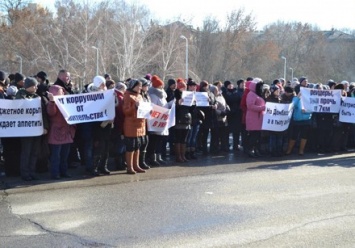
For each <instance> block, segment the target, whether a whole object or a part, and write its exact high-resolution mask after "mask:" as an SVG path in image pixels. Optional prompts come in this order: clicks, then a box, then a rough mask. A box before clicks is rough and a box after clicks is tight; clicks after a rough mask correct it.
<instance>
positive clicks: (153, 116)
mask: <svg viewBox="0 0 355 248" xmlns="http://www.w3.org/2000/svg"><path fill="white" fill-rule="evenodd" d="M169 116H170V109H167V108H163V107H160V106H158V105H155V104H152V111H151V112H150V117H149V118H148V119H147V122H148V131H150V132H164V131H166V130H168V129H169Z"/></svg>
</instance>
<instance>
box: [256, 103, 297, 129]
mask: <svg viewBox="0 0 355 248" xmlns="http://www.w3.org/2000/svg"><path fill="white" fill-rule="evenodd" d="M292 106H293V105H292V103H289V104H286V103H273V102H266V105H265V113H264V116H263V125H262V127H261V129H262V130H268V131H278V132H282V131H285V130H286V129H287V128H288V126H289V125H290V120H291V117H292V111H293V108H292Z"/></svg>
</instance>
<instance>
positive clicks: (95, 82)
mask: <svg viewBox="0 0 355 248" xmlns="http://www.w3.org/2000/svg"><path fill="white" fill-rule="evenodd" d="M92 83H93V85H94V86H95V87H96V88H100V85H101V84H106V79H105V78H104V77H103V76H96V77H94V80H93V82H92Z"/></svg>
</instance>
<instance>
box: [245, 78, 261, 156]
mask: <svg viewBox="0 0 355 248" xmlns="http://www.w3.org/2000/svg"><path fill="white" fill-rule="evenodd" d="M263 85H264V82H263V80H262V79H261V78H254V79H253V81H251V82H250V84H249V90H250V92H249V93H248V95H247V97H246V106H247V111H246V117H245V123H246V130H247V131H248V132H249V145H248V149H249V151H248V155H249V157H259V156H261V154H260V139H261V126H262V123H263V116H264V111H265V101H264V99H263V98H262V91H263Z"/></svg>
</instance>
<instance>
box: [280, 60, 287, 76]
mask: <svg viewBox="0 0 355 248" xmlns="http://www.w3.org/2000/svg"><path fill="white" fill-rule="evenodd" d="M281 58H282V59H284V60H285V63H284V79H285V82H287V80H286V58H285V57H284V56H282V57H281Z"/></svg>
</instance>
